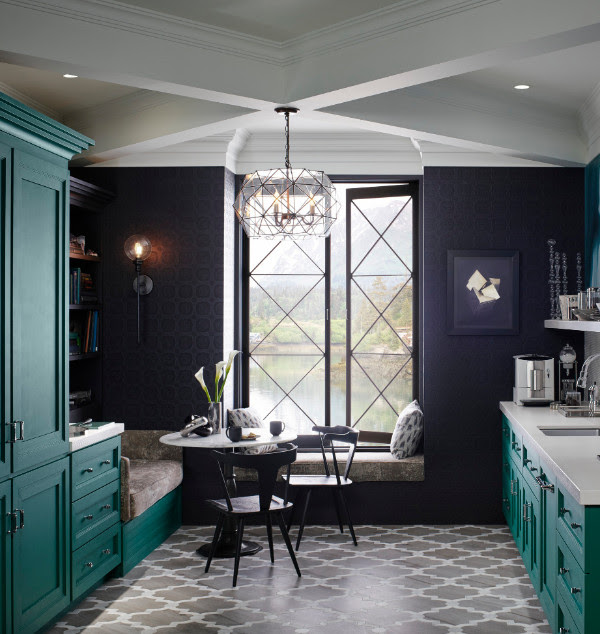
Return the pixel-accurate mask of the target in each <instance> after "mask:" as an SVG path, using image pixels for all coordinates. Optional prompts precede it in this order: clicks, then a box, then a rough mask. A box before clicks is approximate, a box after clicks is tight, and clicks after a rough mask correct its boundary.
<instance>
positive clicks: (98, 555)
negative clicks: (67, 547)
mask: <svg viewBox="0 0 600 634" xmlns="http://www.w3.org/2000/svg"><path fill="white" fill-rule="evenodd" d="M120 563H121V524H120V523H119V524H115V525H114V526H113V527H111V528H109V529H108V530H106V531H104V532H103V533H101V534H100V535H98V536H97V537H95V538H94V539H93V540H92V541H90V542H88V543H87V544H86V545H85V546H82V547H81V548H79V549H77V550H76V551H75V552H74V553H73V555H72V571H71V584H72V592H73V600H75V599H77V598H78V597H79V596H80V595H81V594H83V593H84V592H86V591H87V590H89V589H90V588H91V587H92V586H93V585H95V584H96V583H98V582H99V581H101V580H102V578H103V577H104V576H105V575H107V574H108V573H109V572H110V571H111V570H113V569H114V568H116V567H117V566H118V565H119V564H120Z"/></svg>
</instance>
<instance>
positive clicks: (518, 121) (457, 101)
mask: <svg viewBox="0 0 600 634" xmlns="http://www.w3.org/2000/svg"><path fill="white" fill-rule="evenodd" d="M598 59H600V4H599V3H598V0H570V2H568V3H566V2H564V0H401V1H400V2H391V1H389V0H368V1H367V0H325V1H323V0H220V1H219V2H208V1H204V0H201V1H198V0H170V2H168V3H166V2H162V1H161V0H126V1H121V2H117V1H115V0H53V2H48V1H47V0H0V91H1V92H5V93H7V94H9V95H11V96H13V97H15V98H17V99H19V100H21V101H23V102H25V103H27V104H28V105H30V106H32V107H33V108H36V109H37V110H40V111H42V112H44V113H45V114H47V115H49V116H51V117H53V118H55V119H58V120H61V121H62V122H64V123H65V124H67V125H69V126H71V127H73V128H75V129H76V130H78V131H80V132H82V133H84V134H87V135H88V136H91V137H92V138H94V139H95V140H96V146H95V147H94V148H92V149H91V150H89V151H88V152H87V153H86V154H85V155H83V156H81V157H79V158H78V159H77V160H76V161H75V163H76V164H90V165H97V166H131V165H227V166H228V167H229V168H230V169H232V170H234V171H236V172H240V173H241V172H246V171H250V170H253V169H256V168H259V167H271V166H274V165H278V164H280V163H281V161H282V158H283V134H282V132H283V121H282V119H281V118H279V117H278V116H277V115H275V114H274V112H273V109H274V107H275V106H277V105H280V104H293V105H296V106H298V107H299V108H300V114H299V115H297V116H295V117H294V118H293V119H292V122H291V129H292V150H291V159H292V163H293V164H295V165H298V166H300V165H304V166H307V167H311V168H314V169H325V170H326V171H328V172H330V173H331V172H333V173H350V172H351V173H390V174H413V173H418V172H420V171H421V170H422V168H423V166H424V165H566V166H568V165H583V164H585V163H586V162H587V161H589V160H590V159H591V158H593V156H595V155H596V154H598V153H600V140H599V139H600V65H598V63H597V60H598ZM64 73H72V74H76V75H78V78H77V79H65V78H64V77H63V74H64ZM516 84H528V85H530V89H529V90H525V91H517V90H515V89H514V86H515V85H516Z"/></svg>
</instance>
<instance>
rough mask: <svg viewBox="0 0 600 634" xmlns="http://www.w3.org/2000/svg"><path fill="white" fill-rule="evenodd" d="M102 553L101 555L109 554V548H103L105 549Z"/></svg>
mask: <svg viewBox="0 0 600 634" xmlns="http://www.w3.org/2000/svg"><path fill="white" fill-rule="evenodd" d="M102 554H103V555H110V548H105V549H104V550H103V551H102Z"/></svg>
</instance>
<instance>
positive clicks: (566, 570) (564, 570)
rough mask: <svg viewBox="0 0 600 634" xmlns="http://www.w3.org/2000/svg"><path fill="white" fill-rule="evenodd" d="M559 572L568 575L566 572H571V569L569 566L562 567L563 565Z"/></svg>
mask: <svg viewBox="0 0 600 634" xmlns="http://www.w3.org/2000/svg"><path fill="white" fill-rule="evenodd" d="M558 572H559V573H560V574H561V575H566V574H567V572H569V569H568V568H562V567H561V568H559V569H558Z"/></svg>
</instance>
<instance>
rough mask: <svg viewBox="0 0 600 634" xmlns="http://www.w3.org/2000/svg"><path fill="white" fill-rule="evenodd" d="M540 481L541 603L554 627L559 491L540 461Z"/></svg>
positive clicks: (551, 475)
mask: <svg viewBox="0 0 600 634" xmlns="http://www.w3.org/2000/svg"><path fill="white" fill-rule="evenodd" d="M540 471H541V474H540V481H541V486H543V488H541V489H540V521H541V525H542V526H541V544H540V563H541V570H540V592H539V595H540V603H541V604H542V607H543V608H544V611H545V612H546V615H547V616H548V621H549V622H550V626H551V627H554V615H555V611H556V610H555V604H556V579H557V576H558V565H557V539H556V530H557V526H556V518H557V516H558V508H557V490H556V484H557V483H556V477H555V475H554V473H552V471H550V470H549V469H548V468H547V467H546V466H545V464H544V462H543V461H540Z"/></svg>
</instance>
